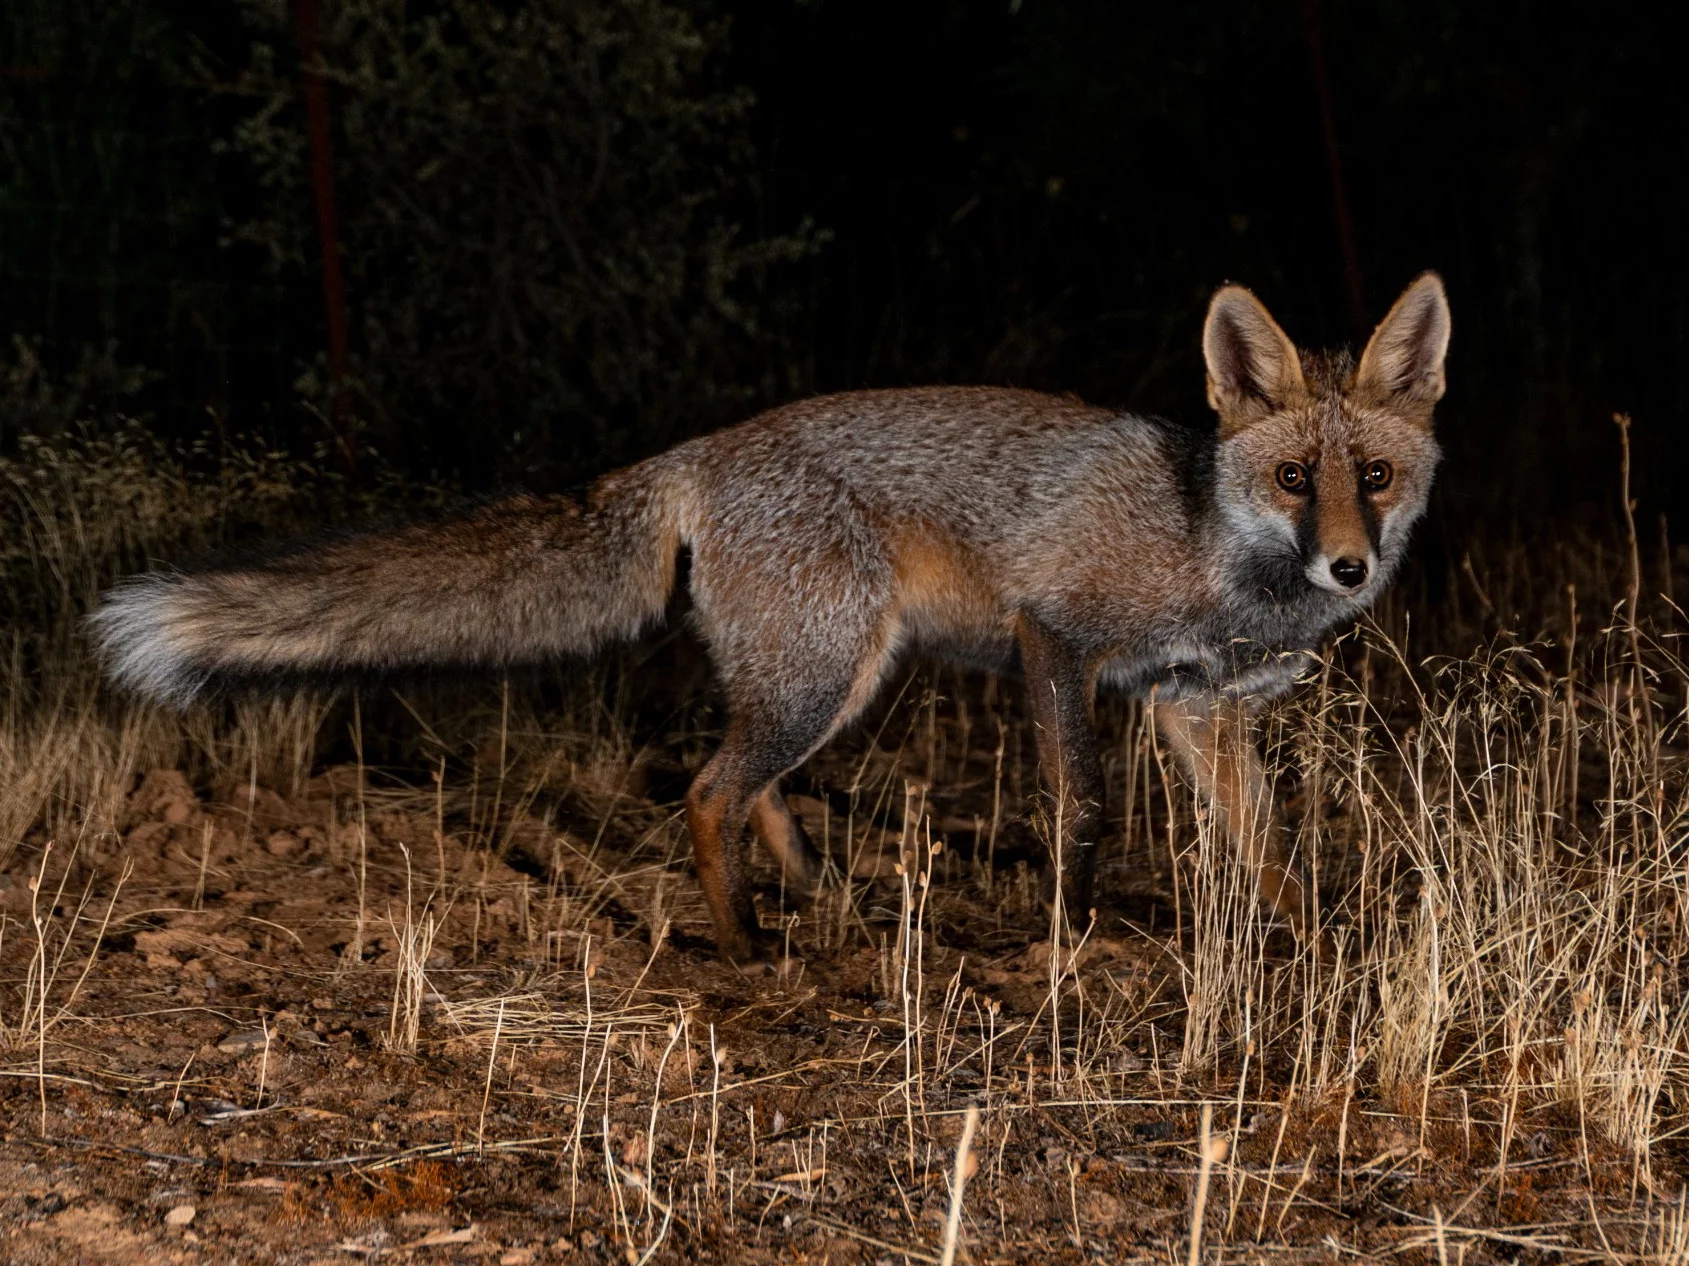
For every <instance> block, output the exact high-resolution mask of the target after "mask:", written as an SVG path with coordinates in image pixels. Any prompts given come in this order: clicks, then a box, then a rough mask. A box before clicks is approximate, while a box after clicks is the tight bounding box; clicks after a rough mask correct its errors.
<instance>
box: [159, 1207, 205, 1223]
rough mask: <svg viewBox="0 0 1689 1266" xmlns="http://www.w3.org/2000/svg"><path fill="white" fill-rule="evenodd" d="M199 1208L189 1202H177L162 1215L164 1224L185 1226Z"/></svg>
mask: <svg viewBox="0 0 1689 1266" xmlns="http://www.w3.org/2000/svg"><path fill="white" fill-rule="evenodd" d="M198 1212H199V1210H198V1209H196V1208H194V1207H193V1206H192V1205H191V1204H179V1205H177V1206H176V1207H175V1208H174V1209H172V1210H170V1212H169V1213H167V1214H165V1215H164V1225H165V1226H187V1225H189V1224H190V1223H191V1222H192V1221H193V1220H194V1215H195V1214H196V1213H198Z"/></svg>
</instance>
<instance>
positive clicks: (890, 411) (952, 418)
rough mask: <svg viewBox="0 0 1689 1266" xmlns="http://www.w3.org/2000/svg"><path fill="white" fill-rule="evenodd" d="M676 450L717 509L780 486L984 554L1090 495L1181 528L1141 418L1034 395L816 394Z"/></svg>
mask: <svg viewBox="0 0 1689 1266" xmlns="http://www.w3.org/2000/svg"><path fill="white" fill-rule="evenodd" d="M688 449H691V450H693V452H692V453H691V454H689V456H691V458H692V459H693V460H696V461H698V462H699V464H700V465H701V466H702V467H704V468H705V469H707V470H708V471H709V473H710V475H711V476H713V479H711V480H709V481H708V482H707V484H706V487H707V489H708V495H709V498H710V500H711V501H712V502H715V503H716V504H718V505H726V504H729V503H731V502H733V501H738V500H741V499H744V498H748V497H755V496H757V495H758V494H761V495H762V496H767V495H768V494H769V493H770V492H771V491H775V490H782V491H784V492H785V493H789V494H791V495H793V496H800V495H810V496H813V497H815V498H817V499H818V500H816V501H811V502H809V503H808V506H809V510H810V511H811V512H812V513H818V514H824V513H825V502H826V500H827V499H837V498H843V499H847V500H848V501H849V502H850V503H851V504H852V506H853V507H854V508H855V509H856V510H857V511H859V512H861V513H864V514H866V515H869V516H872V518H873V519H874V520H876V522H877V523H879V524H881V525H887V526H889V525H893V524H896V523H898V522H902V521H907V520H918V521H921V522H923V523H925V524H926V525H928V526H929V527H930V528H932V529H936V530H940V531H945V532H949V533H953V534H954V535H955V537H956V538H957V541H958V543H959V544H962V545H964V546H965V547H967V548H971V549H975V550H980V551H983V552H985V553H987V554H989V555H996V554H998V553H999V552H1000V551H1001V550H1004V549H1006V550H1007V551H1008V552H1009V553H1010V554H1012V555H1013V557H1014V558H1024V557H1025V556H1026V553H1027V547H1028V546H1031V545H1036V544H1037V543H1038V542H1039V541H1040V540H1042V539H1044V537H1045V534H1046V533H1047V532H1048V531H1049V530H1051V529H1053V528H1055V527H1056V526H1057V524H1058V523H1059V522H1060V521H1062V520H1063V519H1064V518H1065V517H1066V516H1067V515H1069V514H1071V513H1072V512H1073V511H1074V510H1075V509H1076V508H1078V507H1079V506H1081V504H1082V503H1085V502H1088V501H1089V500H1091V498H1092V497H1093V496H1095V495H1097V494H1099V493H1100V494H1102V495H1104V496H1107V497H1109V499H1111V500H1113V501H1115V502H1116V503H1117V507H1118V508H1122V509H1125V510H1126V511H1127V512H1128V513H1130V514H1131V515H1132V517H1133V518H1134V519H1136V520H1139V521H1141V523H1142V527H1143V529H1144V530H1146V531H1152V532H1155V533H1157V534H1158V535H1159V534H1168V535H1170V536H1177V535H1179V534H1180V532H1181V529H1182V528H1183V527H1184V526H1187V525H1185V524H1183V523H1182V519H1183V515H1182V513H1181V510H1182V507H1181V505H1180V504H1179V495H1178V494H1179V487H1178V484H1179V479H1178V472H1177V471H1176V469H1175V468H1174V464H1173V462H1172V461H1170V459H1169V454H1168V453H1167V452H1166V451H1165V438H1164V436H1163V435H1162V433H1161V432H1160V431H1159V430H1158V428H1157V427H1156V425H1155V424H1153V423H1151V422H1148V421H1146V420H1144V419H1140V418H1135V417H1132V416H1130V415H1125V414H1121V413H1118V412H1116V411H1114V410H1110V409H1104V408H1098V407H1096V406H1093V405H1087V404H1084V403H1081V402H1079V401H1077V400H1074V399H1071V398H1066V397H1060V396H1052V395H1047V394H1044V393H1041V392H1035V391H1026V390H1020V389H1015V388H996V387H932V388H910V389H891V390H881V391H855V392H846V393H841V394H838V395H831V396H821V397H817V398H815V399H810V400H804V401H799V402H797V403H795V404H790V405H786V406H784V407H781V408H778V409H774V410H771V411H769V412H768V413H765V414H762V415H760V416H759V417H756V418H753V419H751V420H750V421H748V422H745V423H743V424H741V425H739V426H736V427H732V428H730V429H728V430H726V431H722V432H718V433H717V434H715V435H713V436H709V437H706V438H705V439H703V440H701V441H697V442H696V446H694V445H688V446H685V448H684V449H683V450H681V451H682V452H685V451H686V450H688ZM752 489H755V490H756V491H755V492H753V491H752ZM776 495H778V494H776ZM1034 552H1035V553H1037V552H1041V551H1039V550H1034ZM997 561H999V562H1002V563H1008V562H1010V561H1012V560H1011V558H1009V557H1004V558H1001V559H998V560H997Z"/></svg>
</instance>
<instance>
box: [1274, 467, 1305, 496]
mask: <svg viewBox="0 0 1689 1266" xmlns="http://www.w3.org/2000/svg"><path fill="white" fill-rule="evenodd" d="M1273 477H1274V478H1275V479H1277V480H1278V486H1279V487H1280V488H1283V489H1284V490H1285V491H1286V492H1306V491H1308V468H1307V467H1306V466H1304V465H1303V464H1302V463H1301V462H1283V463H1281V464H1280V465H1279V468H1278V470H1276V471H1274V472H1273Z"/></svg>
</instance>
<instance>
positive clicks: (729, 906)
mask: <svg viewBox="0 0 1689 1266" xmlns="http://www.w3.org/2000/svg"><path fill="white" fill-rule="evenodd" d="M808 667H809V670H810V674H809V675H810V680H809V681H808V682H806V683H805V685H806V688H805V689H803V690H802V692H801V693H798V692H793V693H792V694H791V695H789V696H788V697H786V698H785V699H781V700H777V701H776V700H769V699H766V698H745V697H743V696H741V697H740V698H737V699H731V700H730V703H729V708H730V713H731V718H732V719H731V720H730V722H729V723H728V727H727V737H726V738H725V739H724V740H723V742H722V745H721V750H720V751H718V752H717V753H716V754H715V755H714V756H713V757H711V758H710V760H709V763H708V764H706V765H705V766H704V767H703V769H701V770H699V771H698V776H697V778H695V779H694V780H693V782H692V786H691V787H690V788H689V789H688V790H687V792H686V824H687V827H688V829H689V830H690V832H691V835H692V860H693V863H694V865H696V866H697V868H698V884H699V886H700V887H702V888H703V890H704V899H705V900H706V901H707V902H708V903H709V907H710V915H711V917H712V918H713V919H714V921H715V929H716V944H717V946H718V947H719V948H720V950H721V952H722V955H723V956H724V957H725V958H728V959H731V960H732V961H733V962H736V963H747V962H751V961H754V960H756V959H759V958H768V957H771V956H772V955H773V954H774V953H775V951H776V950H777V948H778V946H779V944H780V941H781V938H780V936H779V935H778V934H776V933H773V932H764V931H763V929H762V927H761V925H760V924H759V923H758V922H757V912H756V903H755V902H753V901H752V899H751V890H750V886H749V885H748V884H747V883H746V882H745V867H744V860H743V857H742V854H741V851H740V847H739V839H740V836H741V835H742V834H743V833H744V830H745V826H746V824H747V821H749V820H750V819H751V818H752V815H753V813H754V814H755V815H756V825H757V828H758V833H759V835H762V837H763V839H764V840H765V841H766V840H768V839H769V835H770V834H775V835H777V836H779V837H780V839H781V840H783V842H784V844H785V846H786V847H787V849H788V851H789V852H792V853H796V854H797V860H798V861H799V863H800V864H801V865H803V866H805V867H806V868H807V867H808V866H809V865H810V861H809V858H810V856H811V855H813V853H814V849H813V847H812V846H811V847H810V849H809V853H808V854H803V853H802V852H801V849H802V846H800V845H797V844H796V843H795V842H794V841H793V839H792V837H791V836H790V835H786V834H782V832H783V831H784V824H785V822H790V825H791V826H792V827H793V828H797V822H796V821H795V820H793V819H792V818H791V814H790V810H787V809H786V807H785V802H784V801H783V800H780V799H779V791H778V789H777V788H776V786H775V782H776V780H777V779H779V777H780V776H781V775H782V774H784V773H786V772H787V771H788V770H791V769H795V768H796V767H797V766H799V765H801V764H802V763H803V761H804V758H805V757H807V756H808V755H809V754H810V753H811V752H812V751H814V750H815V749H816V748H817V747H819V746H820V745H821V744H822V743H823V742H825V741H826V739H827V736H828V735H830V734H831V733H832V732H833V731H834V730H835V729H837V728H838V727H839V726H840V725H842V724H844V722H845V721H847V720H848V719H849V718H850V715H851V714H852V711H853V709H852V706H851V705H852V704H853V703H855V694H856V692H855V691H853V690H852V688H851V680H852V676H853V672H852V669H856V670H858V671H861V668H862V666H861V665H851V666H850V668H847V669H846V670H845V671H844V672H843V673H841V674H839V675H838V677H837V679H836V680H834V681H832V682H831V683H829V684H828V685H827V686H825V687H823V688H817V685H816V683H815V682H814V678H813V669H814V666H813V665H809V666H808ZM797 680H799V681H802V680H803V678H801V677H799V678H797ZM731 693H737V692H731ZM782 810H783V811H784V812H783V813H782ZM797 829H799V830H801V828H797ZM805 844H807V841H805ZM781 847H782V844H781V843H775V844H774V849H775V851H776V853H777V855H779V856H780V857H781V863H782V865H783V866H787V868H788V869H787V874H788V882H790V875H791V870H790V863H789V862H788V860H787V855H786V854H783V853H780V849H781ZM815 864H816V872H817V873H818V872H819V858H816V859H815Z"/></svg>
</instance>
